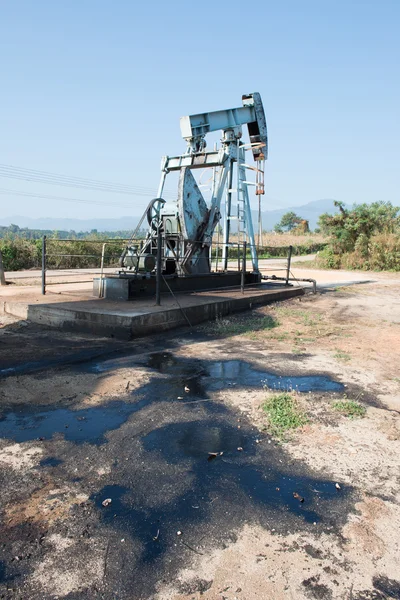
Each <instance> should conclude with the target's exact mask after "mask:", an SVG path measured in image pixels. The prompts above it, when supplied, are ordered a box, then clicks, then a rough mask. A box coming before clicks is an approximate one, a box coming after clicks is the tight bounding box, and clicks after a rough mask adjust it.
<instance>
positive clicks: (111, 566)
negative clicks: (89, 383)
mask: <svg viewBox="0 0 400 600" xmlns="http://www.w3.org/2000/svg"><path fill="white" fill-rule="evenodd" d="M128 359H129V360H130V361H131V362H130V366H134V365H141V366H143V365H144V366H146V367H147V368H148V369H151V370H152V371H153V375H154V376H153V377H151V378H150V381H148V382H147V383H146V384H145V385H143V386H142V387H141V388H140V389H137V390H134V391H133V392H132V394H131V400H132V402H110V403H108V404H105V405H102V406H95V407H90V408H87V409H84V410H78V411H74V410H71V409H68V408H56V409H53V410H43V409H41V410H40V411H32V409H31V408H28V409H26V408H25V409H21V410H19V411H17V410H15V409H14V410H13V411H12V412H9V413H5V414H3V417H2V419H0V436H3V437H10V438H11V439H14V440H15V441H17V442H22V441H26V440H32V439H38V438H39V439H40V438H41V439H50V438H52V436H54V435H55V434H59V435H61V436H63V437H64V438H65V439H67V440H69V441H71V442H74V443H75V444H77V445H79V444H82V443H83V442H88V443H91V444H105V442H107V444H105V445H104V446H103V447H102V448H101V454H102V456H103V457H104V460H107V459H110V458H111V462H112V469H111V472H110V474H109V475H108V476H107V479H106V483H107V485H105V486H104V487H103V488H102V489H97V490H96V491H94V492H93V493H92V496H91V500H92V504H91V506H92V510H93V519H94V521H93V522H92V525H93V527H94V528H95V529H96V530H100V531H101V527H102V526H106V527H107V532H109V531H111V530H112V531H113V532H114V533H115V537H116V539H117V540H118V543H114V542H110V550H109V552H107V573H106V576H105V579H104V580H105V582H106V585H107V586H108V590H109V591H110V590H112V594H113V596H112V597H119V598H121V599H124V600H125V599H127V598H131V595H129V594H130V593H131V591H132V590H133V589H134V590H135V594H136V597H143V598H150V597H152V594H153V595H154V593H155V590H156V587H157V585H158V584H159V583H160V581H162V580H163V578H164V577H167V578H168V579H169V581H172V580H173V578H174V576H175V574H176V573H177V572H178V571H179V570H180V569H181V568H182V565H183V564H184V563H185V561H188V560H190V559H191V558H193V555H194V553H196V552H197V553H200V554H203V553H204V552H207V548H209V549H211V548H213V547H215V545H222V546H223V545H224V544H229V543H231V541H232V539H233V536H234V533H235V532H236V531H238V530H239V529H240V528H241V527H242V526H243V525H244V524H245V523H257V524H261V525H262V526H264V527H265V528H267V529H268V530H269V531H271V530H272V531H273V532H276V533H282V534H286V533H287V532H288V531H291V532H293V531H296V530H299V529H300V530H304V529H307V528H308V529H311V530H312V531H315V532H317V531H326V532H329V531H332V530H334V529H335V530H336V528H339V527H340V526H341V525H342V524H343V523H344V522H345V521H346V519H347V515H348V512H349V510H350V509H351V508H352V506H353V501H354V499H353V497H352V490H351V488H348V487H346V486H343V485H342V483H341V482H340V483H341V489H340V491H339V490H338V489H336V487H335V483H336V482H334V481H330V480H328V479H321V478H320V477H318V476H316V475H314V474H312V473H311V474H310V471H309V470H308V469H307V468H306V467H305V466H303V465H302V464H301V463H300V462H298V461H295V462H293V461H291V460H289V459H288V458H287V456H286V454H285V451H284V450H283V449H282V447H280V446H278V445H275V444H274V443H273V441H271V440H269V438H268V437H266V436H264V435H263V434H261V433H260V432H259V431H258V430H257V429H255V428H254V427H252V426H251V424H250V423H249V422H247V420H246V418H245V417H244V416H243V414H240V418H241V420H240V427H239V423H238V413H237V412H235V411H234V410H232V409H231V408H230V407H228V406H226V405H224V404H223V403H222V402H215V401H213V399H212V392H213V391H214V390H219V389H222V388H223V387H225V386H230V385H232V386H233V385H236V386H237V387H239V386H249V387H255V386H257V387H259V388H262V386H263V385H264V383H263V382H264V381H265V379H266V376H267V375H268V374H266V373H265V372H264V371H262V370H260V369H256V368H254V366H253V365H251V364H248V363H245V361H235V360H227V361H211V360H209V361H207V360H193V359H185V358H178V357H176V356H174V355H173V354H171V353H167V352H162V353H152V354H151V355H149V356H145V357H143V358H142V359H140V357H137V356H136V357H135V358H133V357H124V359H123V360H124V361H126V360H128ZM119 360H120V359H117V363H118V364H121V363H120V362H119ZM112 362H113V363H114V364H115V360H114V359H113V361H112ZM110 363H111V361H110V360H109V359H108V360H107V361H100V362H99V361H96V362H95V361H92V363H91V364H90V365H87V364H86V365H85V366H84V368H85V369H86V368H90V369H93V368H97V366H96V365H100V366H101V368H103V369H104V368H105V366H106V367H107V368H108V367H109V368H111V366H110ZM125 364H127V363H125ZM77 368H78V367H77ZM80 368H82V365H81V366H80V367H79V369H80ZM113 368H114V367H113ZM98 372H100V371H98ZM273 376H274V377H278V376H277V375H273ZM329 381H331V380H329ZM284 383H285V384H288V385H289V382H284ZM300 383H303V384H304V383H306V384H307V386H312V385H317V384H318V380H317V381H316V382H315V380H314V381H312V380H311V381H310V380H308V381H306V382H304V381H302V382H300ZM333 383H336V382H333ZM290 385H291V386H292V387H293V381H292V380H291V382H290ZM281 389H282V388H281ZM306 389H307V388H304V387H303V388H302V391H306ZM158 403H159V406H157V404H158ZM149 404H152V407H151V411H152V412H151V414H150V415H147V417H146V418H140V415H137V416H136V417H135V418H130V417H131V416H132V415H133V413H135V412H137V411H139V410H141V409H144V408H145V407H146V406H148V405H149ZM150 417H151V418H150ZM128 420H129V423H128V424H127V427H128V428H129V429H126V430H124V432H123V433H122V435H121V436H118V432H116V433H115V434H114V435H113V436H110V437H109V438H107V437H106V433H107V432H108V431H110V430H117V429H118V428H119V427H120V426H121V425H122V424H123V423H125V422H126V421H128ZM127 433H129V438H128V437H126V434H127ZM122 436H123V437H122ZM127 439H129V440H130V441H129V443H128V442H126V441H125V440H127ZM268 441H270V442H271V443H268ZM46 446H47V447H48V445H46ZM122 448H123V452H122V455H121V449H122ZM83 452H85V450H83ZM54 454H57V452H54ZM76 455H77V456H79V450H78V449H74V451H73V456H76ZM71 456H72V455H71ZM71 456H70V457H69V458H68V455H66V457H65V461H66V462H67V463H68V461H69V460H71ZM83 456H86V455H85V454H83ZM210 456H213V458H212V459H211V460H210ZM63 458H64V457H63ZM53 460H54V457H53V456H50V458H47V459H44V460H43V461H42V463H41V464H42V466H48V467H49V466H50V467H52V469H57V465H55V464H54V463H53ZM55 460H57V459H55ZM72 460H73V458H72ZM46 461H51V462H47V464H46ZM66 471H68V469H66ZM81 475H82V476H81V477H80V478H77V479H75V481H78V480H79V481H80V482H81V484H82V487H83V488H85V489H91V490H93V487H92V486H93V479H90V478H89V479H88V475H87V474H85V473H84V472H82V473H81ZM69 481H70V480H69ZM108 499H111V502H107V503H106V505H104V504H103V503H104V501H105V500H108ZM76 510H77V511H80V510H82V513H81V514H82V523H83V522H84V523H85V527H86V525H87V520H88V518H89V517H88V512H87V507H77V508H76ZM99 521H100V527H99ZM76 522H77V521H76V520H74V519H72V520H71V521H70V522H68V524H67V525H66V526H67V527H73V526H74V524H75V523H76ZM24 527H25V525H24ZM178 532H179V533H180V535H178ZM107 536H108V533H107ZM201 539H202V540H203V539H204V540H205V541H204V542H202V543H203V545H204V544H205V547H206V549H205V550H204V549H203V546H201V547H200V546H199V545H198V542H199V540H201ZM90 593H92V592H89V594H90ZM110 593H111V592H110ZM96 595H100V594H99V593H98V590H97V591H93V597H96ZM107 597H108V596H107ZM110 597H111V595H110Z"/></svg>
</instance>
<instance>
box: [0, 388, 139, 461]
mask: <svg viewBox="0 0 400 600" xmlns="http://www.w3.org/2000/svg"><path fill="white" fill-rule="evenodd" d="M145 403H146V400H142V401H138V402H135V403H127V402H111V403H110V404H108V405H103V406H95V407H91V408H86V409H84V410H70V409H67V408H59V409H52V410H41V411H40V412H32V411H29V410H28V411H27V410H26V409H25V410H21V411H15V412H14V411H12V412H8V413H6V414H4V415H3V417H2V418H1V419H0V437H2V438H8V439H12V440H14V441H16V442H27V441H30V440H35V439H36V440H37V439H39V440H48V439H51V438H52V437H53V435H54V434H62V435H63V436H64V438H65V439H66V440H68V441H71V442H75V443H76V444H82V443H84V442H88V443H91V444H102V443H104V442H106V438H105V437H104V434H105V433H106V432H107V431H112V430H113V429H118V428H119V427H120V426H121V425H122V424H123V423H125V421H126V420H127V419H128V418H129V416H130V415H131V414H132V413H134V412H136V411H138V410H140V409H141V408H142V407H143V405H144V404H145ZM52 466H54V465H52Z"/></svg>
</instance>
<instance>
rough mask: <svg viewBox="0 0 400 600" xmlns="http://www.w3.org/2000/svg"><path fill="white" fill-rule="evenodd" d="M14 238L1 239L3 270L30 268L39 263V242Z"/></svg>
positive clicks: (40, 253) (40, 252) (40, 259)
mask: <svg viewBox="0 0 400 600" xmlns="http://www.w3.org/2000/svg"><path fill="white" fill-rule="evenodd" d="M38 241H39V243H37V242H35V241H31V240H25V239H21V238H15V239H14V240H1V241H0V249H1V254H2V257H3V266H4V270H5V271H18V270H19V269H32V268H37V267H39V266H40V265H41V261H42V249H41V242H40V240H38Z"/></svg>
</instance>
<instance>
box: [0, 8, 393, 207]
mask: <svg viewBox="0 0 400 600" xmlns="http://www.w3.org/2000/svg"><path fill="white" fill-rule="evenodd" d="M399 23H400V2H399V1H398V0H381V1H379V2H377V1H376V0H374V1H369V0H364V1H361V0H347V1H343V0H337V1H335V2H333V1H327V0H326V1H325V0H319V1H313V0H303V1H302V2H299V1H289V0H288V1H284V0H283V1H281V2H276V1H275V2H272V1H264V2H259V3H250V2H247V3H246V2H243V1H237V0H232V1H231V2H229V3H228V2H211V1H209V0H204V1H203V2H202V3H195V2H188V1H186V2H183V1H174V0H170V2H158V1H157V0H156V1H153V2H147V3H146V2H140V3H137V2H128V1H127V0H119V1H118V0H116V1H114V2H111V0H110V1H108V2H104V1H101V0H96V1H94V0H79V1H78V0H68V2H67V1H64V2H61V1H60V2H55V1H54V0H52V1H46V0H37V1H35V2H34V1H32V0H30V1H22V0H8V1H6V0H3V2H2V3H1V4H0V49H1V61H0V81H1V90H2V91H1V95H0V109H1V110H0V163H2V164H7V165H15V166H17V167H22V168H29V169H38V170H42V171H49V172H55V173H61V174H66V175H71V176H76V177H85V178H86V177H87V178H91V179H96V180H107V181H112V182H117V183H120V184H126V185H129V186H142V187H146V188H151V189H154V190H156V188H157V184H158V179H159V168H160V158H161V156H162V155H164V154H170V155H173V154H175V153H181V152H183V151H184V150H185V143H184V142H183V140H182V139H181V137H180V129H179V117H180V116H182V115H186V114H191V113H197V112H202V111H205V110H218V109H222V108H230V107H234V106H239V105H240V104H241V95H242V94H243V93H248V92H252V91H259V92H260V93H261V95H262V98H263V102H264V106H265V111H266V116H267V122H268V127H269V142H270V158H269V160H268V164H267V180H266V183H267V185H266V188H267V194H266V197H265V198H264V209H268V208H271V209H274V208H281V207H287V206H294V205H300V204H304V203H306V202H310V201H313V200H318V199H321V198H335V199H338V200H342V201H344V202H347V203H353V202H372V201H377V200H389V201H391V202H393V203H395V204H399V203H400V200H399V193H398V189H399V164H400V160H399V159H400V152H399V144H400V118H399V107H400V77H399V75H400V73H399V71H400V67H399V64H400V52H399V49H400V41H399V35H398V30H399ZM0 188H2V189H12V190H18V191H25V192H29V193H37V194H39V195H58V196H64V197H71V198H78V199H90V200H96V201H98V202H102V203H104V206H102V205H94V206H92V205H90V204H79V203H76V204H74V203H66V202H62V201H56V200H45V199H34V198H32V197H17V196H11V195H7V194H4V193H3V194H0V203H1V216H2V217H7V216H13V215H18V214H19V215H24V216H31V217H45V216H52V217H53V216H54V217H63V216H65V217H71V216H73V217H77V218H89V217H92V216H96V217H106V218H108V217H114V216H115V217H119V216H122V215H127V214H132V215H138V214H141V212H142V210H143V209H144V207H145V205H146V204H147V202H148V200H149V198H148V197H141V196H140V195H138V196H132V197H128V196H122V195H117V194H116V195H113V194H106V193H101V192H96V191H89V190H80V189H78V190H75V189H73V188H65V187H56V186H49V185H44V184H39V183H34V182H23V181H16V180H12V179H7V178H3V177H0ZM106 203H109V204H113V203H115V204H118V203H120V204H121V205H123V206H106ZM130 206H131V208H130Z"/></svg>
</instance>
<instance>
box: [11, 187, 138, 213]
mask: <svg viewBox="0 0 400 600" xmlns="http://www.w3.org/2000/svg"><path fill="white" fill-rule="evenodd" d="M0 194H8V195H10V196H24V197H27V198H40V199H43V200H61V201H62V202H76V203H80V204H95V205H97V206H118V207H121V208H130V209H132V204H120V203H118V202H99V201H98V200H84V199H82V198H66V197H64V196H49V195H46V194H35V193H31V192H21V191H18V190H9V189H7V188H0Z"/></svg>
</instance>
